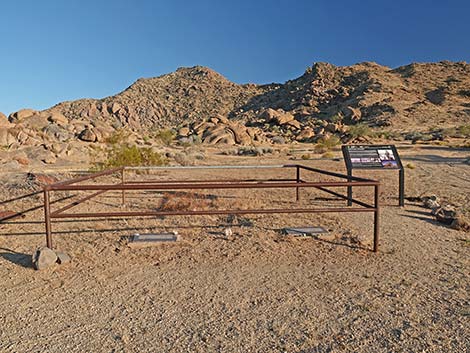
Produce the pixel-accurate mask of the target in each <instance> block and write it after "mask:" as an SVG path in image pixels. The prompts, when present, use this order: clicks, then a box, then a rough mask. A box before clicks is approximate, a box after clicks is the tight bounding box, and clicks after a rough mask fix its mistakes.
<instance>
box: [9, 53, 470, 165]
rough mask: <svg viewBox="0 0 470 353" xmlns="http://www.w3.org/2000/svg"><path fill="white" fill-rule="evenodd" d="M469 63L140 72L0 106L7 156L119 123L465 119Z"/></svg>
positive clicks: (324, 126)
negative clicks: (107, 93)
mask: <svg viewBox="0 0 470 353" xmlns="http://www.w3.org/2000/svg"><path fill="white" fill-rule="evenodd" d="M469 87H470V65H469V64H466V63H462V62H459V63H454V62H447V61H444V62H439V63H428V64H410V65H407V66H403V67H399V68H396V69H390V68H388V67H386V66H381V65H378V64H375V63H360V64H356V65H352V66H344V67H338V66H334V65H331V64H327V63H315V64H314V65H313V66H312V67H309V68H308V69H307V70H306V71H305V73H304V74H303V75H302V76H300V77H299V78H297V79H294V80H290V81H287V82H286V83H284V84H269V85H255V84H245V85H239V84H236V83H233V82H230V81H229V80H227V79H226V78H225V77H223V76H222V75H220V74H218V73H216V72H215V71H213V70H211V69H208V68H205V67H200V66H196V67H192V68H181V69H178V70H177V71H175V72H173V73H170V74H167V75H163V76H160V77H156V78H149V79H139V80H137V81H136V82H135V83H134V84H133V85H131V86H130V87H128V88H127V89H126V90H124V91H123V92H121V93H119V94H117V95H115V96H111V97H107V98H104V99H82V100H77V101H71V102H63V103H59V104H57V105H56V106H54V107H52V108H50V109H47V110H44V111H40V112H39V111H35V110H31V109H23V110H20V111H18V112H15V113H12V114H10V116H9V117H8V118H7V117H6V116H5V115H4V114H0V146H2V149H3V150H5V151H6V152H7V153H2V155H3V158H0V159H1V160H3V162H5V161H11V160H14V161H16V163H19V164H22V163H27V162H26V161H27V159H34V160H38V161H41V162H42V163H54V162H55V160H56V159H57V158H63V159H73V157H72V156H73V155H74V154H75V155H79V154H76V153H74V151H75V152H76V151H80V150H83V146H88V145H89V144H94V143H95V144H96V143H98V144H99V143H103V142H105V140H106V139H107V138H108V137H109V136H110V135H112V134H113V132H114V131H116V130H118V129H125V130H127V131H129V132H131V134H132V136H133V140H134V141H138V140H139V138H142V137H143V136H145V135H147V134H148V132H149V131H156V130H159V129H167V128H171V129H173V130H174V131H175V132H176V133H177V134H176V135H177V138H178V139H179V140H180V141H181V142H183V143H192V142H195V141H198V142H202V143H207V144H241V145H250V144H257V143H275V142H291V141H299V142H315V141H317V140H318V139H320V138H325V137H328V136H330V135H332V134H335V135H338V136H339V137H340V138H342V140H343V141H347V139H348V130H349V127H350V126H353V125H357V124H363V125H367V126H370V127H373V128H374V127H379V128H380V129H385V130H399V131H403V130H404V128H406V129H408V130H412V131H420V130H421V131H423V130H426V129H430V128H431V127H435V126H439V127H452V126H459V125H465V124H469V122H470V88H469Z"/></svg>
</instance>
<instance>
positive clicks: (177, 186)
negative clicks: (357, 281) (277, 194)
mask: <svg viewBox="0 0 470 353" xmlns="http://www.w3.org/2000/svg"><path fill="white" fill-rule="evenodd" d="M263 168H264V169H267V168H271V169H274V168H294V169H295V171H296V175H295V179H290V178H283V179H281V178H279V179H275V178H274V179H273V178H271V179H217V180H181V181H174V180H173V181H172V180H163V181H158V180H152V181H131V180H127V179H126V178H125V176H124V172H125V170H139V169H144V170H152V169H153V170H171V169H173V170H175V169H182V170H184V169H263ZM302 169H303V170H305V171H309V172H312V173H317V174H321V175H327V176H331V177H335V178H340V179H343V181H323V182H321V181H305V180H302V179H301V170H302ZM114 173H120V174H121V180H120V182H118V183H116V184H109V183H107V184H85V185H83V184H78V183H80V182H83V181H87V180H93V179H96V178H98V177H102V176H107V175H111V174H114ZM379 184H380V183H379V182H378V181H375V180H370V179H365V178H358V177H352V176H348V175H344V174H340V173H335V172H330V171H325V170H321V169H317V168H312V167H307V166H304V165H299V164H290V165H276V166H272V165H269V166H263V165H262V166H195V167H176V168H175V167H143V168H139V167H129V168H127V167H126V168H115V169H111V170H107V171H104V172H99V173H95V174H91V175H88V176H84V177H79V178H75V179H71V180H68V181H63V182H59V183H55V184H50V185H46V186H45V187H44V214H45V228H46V243H47V246H48V247H51V248H52V246H53V243H52V229H51V220H52V219H53V218H58V219H59V218H94V217H101V218H103V217H104V218H111V217H137V216H177V215H186V216H192V215H217V214H276V213H279V214H281V213H324V212H328V213H329V212H374V244H373V251H375V252H376V251H378V244H379V225H380V223H379ZM345 186H346V187H373V188H374V203H373V204H368V203H366V202H363V201H360V200H357V199H353V198H352V197H348V196H346V195H342V194H340V193H338V192H336V191H333V190H330V189H329V188H335V187H345ZM268 188H272V189H283V188H295V196H296V201H297V202H298V201H299V200H300V189H301V188H302V189H303V188H316V189H318V190H320V191H323V192H326V193H329V194H332V195H335V196H337V197H339V198H341V199H346V200H348V201H350V202H352V203H355V204H356V205H358V206H359V207H323V208H274V209H244V210H238V209H219V210H191V211H185V210H181V211H117V212H79V213H65V211H67V210H70V209H71V208H72V207H75V206H77V205H79V204H80V203H82V202H84V201H87V200H90V199H91V198H93V197H95V196H98V195H100V194H102V193H104V192H106V191H112V190H115V191H121V193H122V194H121V198H122V199H121V201H122V204H123V205H124V204H125V192H126V191H130V190H134V191H144V190H155V191H163V190H188V189H189V190H193V189H209V190H215V189H268ZM52 191H96V192H95V193H94V194H92V195H89V196H86V197H84V198H82V199H80V200H78V201H75V202H73V203H71V204H70V205H67V206H64V207H62V208H60V209H58V210H56V211H51V207H50V204H51V201H50V192H52Z"/></svg>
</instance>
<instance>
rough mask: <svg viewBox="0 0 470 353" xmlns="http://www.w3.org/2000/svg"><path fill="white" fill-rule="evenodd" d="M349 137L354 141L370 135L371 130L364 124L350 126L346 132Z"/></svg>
mask: <svg viewBox="0 0 470 353" xmlns="http://www.w3.org/2000/svg"><path fill="white" fill-rule="evenodd" d="M348 134H349V136H351V138H353V139H355V138H358V137H367V136H370V135H371V134H372V130H371V128H370V127H369V126H368V125H366V124H356V125H352V126H351V127H350V128H349V130H348Z"/></svg>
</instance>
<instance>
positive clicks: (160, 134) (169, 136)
mask: <svg viewBox="0 0 470 353" xmlns="http://www.w3.org/2000/svg"><path fill="white" fill-rule="evenodd" d="M154 137H155V138H156V139H157V140H160V141H161V143H163V144H164V145H166V146H169V145H171V144H172V143H173V141H174V139H175V137H176V134H175V132H174V131H173V130H171V129H167V130H160V131H157V132H156V133H155V134H154Z"/></svg>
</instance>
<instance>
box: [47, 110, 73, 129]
mask: <svg viewBox="0 0 470 353" xmlns="http://www.w3.org/2000/svg"><path fill="white" fill-rule="evenodd" d="M47 120H49V121H50V122H51V123H54V124H57V125H62V126H66V125H67V124H68V122H69V121H68V119H67V118H66V117H65V116H64V114H62V113H59V112H52V113H51V114H50V115H49V116H48V118H47Z"/></svg>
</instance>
